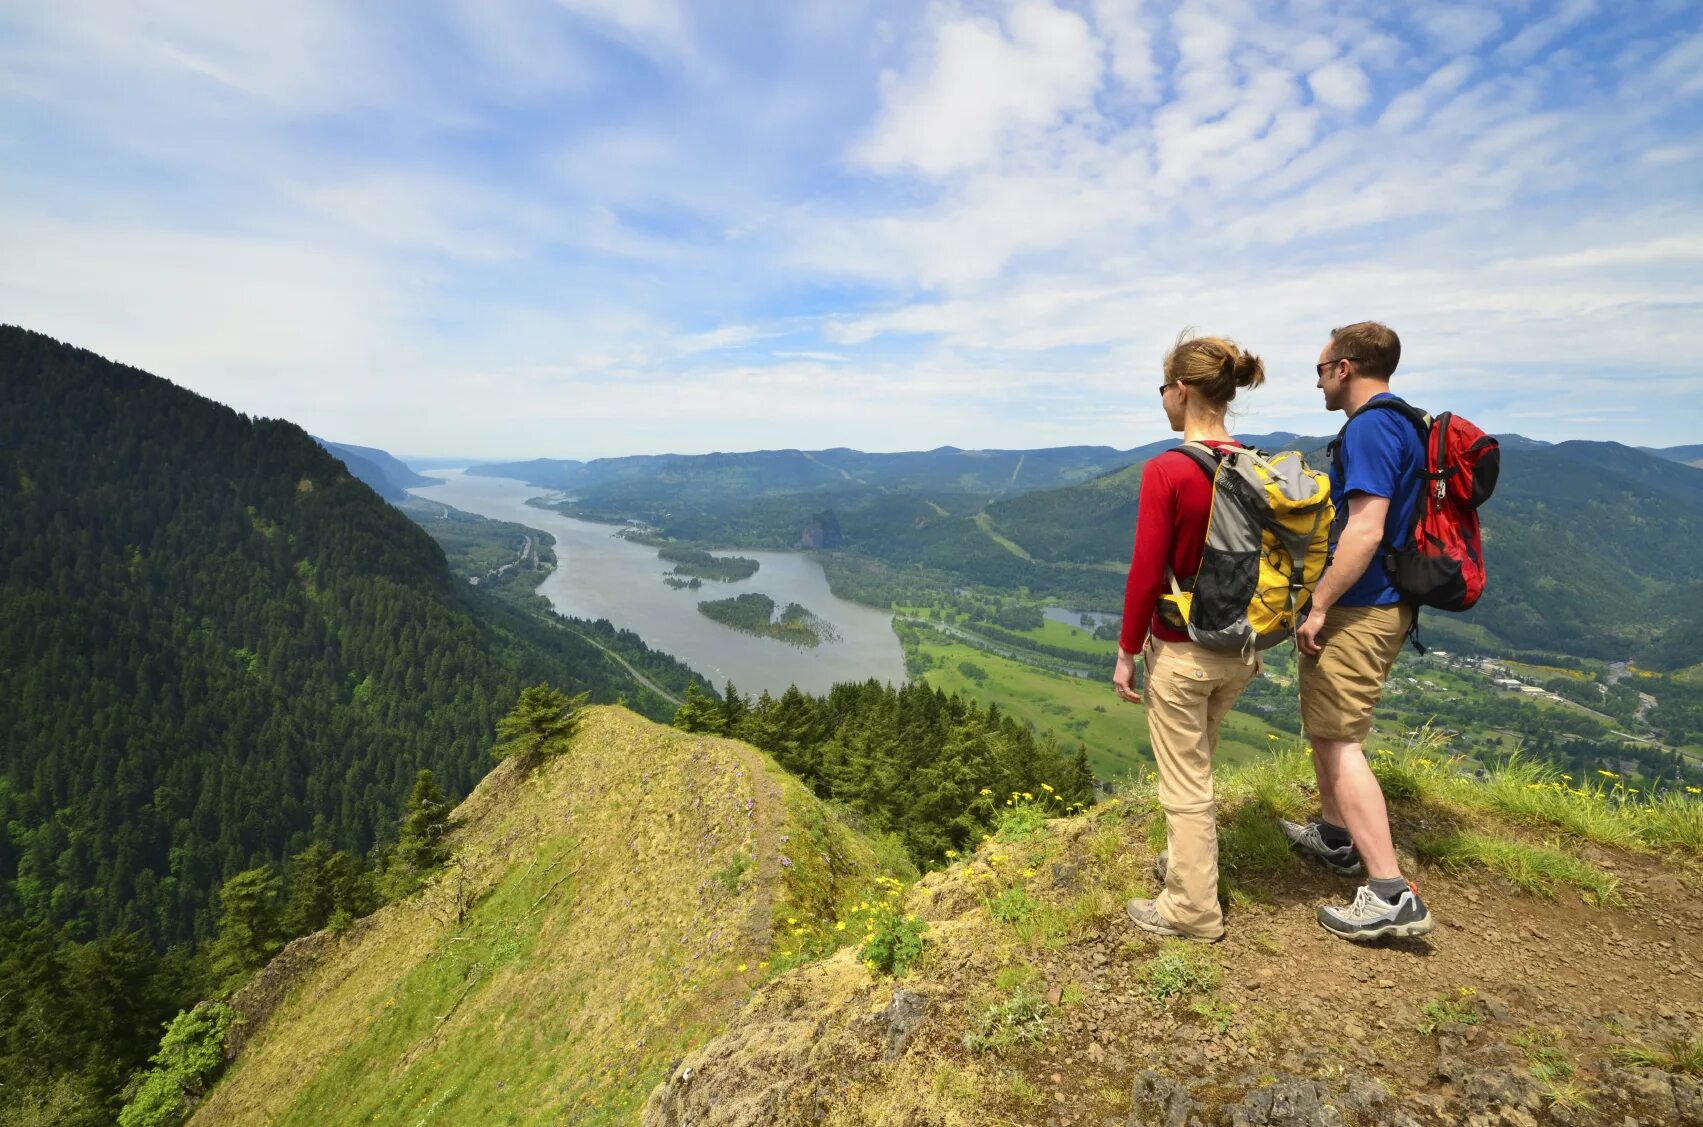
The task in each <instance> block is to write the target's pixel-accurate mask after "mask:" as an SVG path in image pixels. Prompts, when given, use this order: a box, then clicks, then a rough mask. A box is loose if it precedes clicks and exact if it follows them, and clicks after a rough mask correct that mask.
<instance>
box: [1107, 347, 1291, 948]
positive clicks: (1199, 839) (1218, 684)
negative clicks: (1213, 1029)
mask: <svg viewBox="0 0 1703 1127" xmlns="http://www.w3.org/2000/svg"><path fill="white" fill-rule="evenodd" d="M1264 380H1265V365H1263V364H1261V363H1260V361H1259V358H1258V357H1256V356H1250V355H1248V354H1247V353H1245V352H1243V351H1242V350H1241V349H1240V348H1238V347H1237V346H1236V345H1235V344H1234V343H1233V342H1231V341H1228V340H1224V339H1222V338H1220V337H1195V338H1193V339H1190V338H1188V337H1187V336H1186V335H1185V336H1184V338H1183V339H1181V340H1179V341H1178V342H1177V345H1176V347H1175V348H1173V349H1171V351H1170V353H1169V354H1168V355H1167V356H1166V357H1165V382H1164V383H1163V384H1161V385H1160V387H1159V395H1160V401H1161V402H1162V403H1163V404H1164V406H1165V418H1166V420H1167V421H1168V422H1170V424H1171V429H1172V430H1174V431H1180V432H1182V436H1183V441H1184V442H1192V443H1203V444H1205V445H1206V446H1209V447H1211V448H1213V449H1218V448H1220V447H1225V446H1229V447H1236V446H1237V443H1236V440H1235V439H1234V438H1232V437H1231V436H1230V432H1229V430H1228V429H1226V427H1225V425H1224V417H1225V415H1226V413H1227V412H1228V411H1229V408H1230V402H1231V401H1232V400H1233V399H1235V398H1236V392H1237V391H1239V390H1240V389H1242V388H1245V387H1246V388H1252V387H1258V386H1259V385H1260V384H1261V383H1262V382H1264ZM1211 509H1212V480H1211V479H1210V478H1209V477H1208V476H1207V474H1206V472H1205V469H1204V467H1202V466H1201V465H1200V463H1198V462H1196V461H1195V460H1194V459H1192V458H1190V457H1189V456H1188V455H1187V454H1185V453H1182V452H1181V451H1178V450H1168V451H1166V452H1165V453H1163V454H1160V455H1159V456H1158V457H1156V458H1153V459H1152V460H1151V461H1149V462H1148V463H1147V465H1146V466H1144V467H1143V468H1142V472H1141V498H1140V502H1139V506H1138V511H1137V516H1136V525H1135V551H1134V553H1133V555H1132V556H1131V558H1130V564H1129V580H1128V582H1127V583H1126V585H1125V588H1124V617H1123V636H1122V638H1121V639H1120V641H1119V645H1118V663H1117V669H1116V671H1115V672H1114V673H1113V674H1112V684H1113V686H1115V687H1116V689H1117V692H1118V695H1119V696H1120V697H1122V698H1123V699H1124V700H1127V701H1130V702H1131V703H1133V704H1142V703H1143V697H1144V695H1145V703H1146V706H1147V726H1148V731H1149V733H1150V735H1151V736H1152V741H1153V758H1154V761H1155V762H1156V763H1157V764H1158V768H1159V804H1160V806H1162V807H1163V808H1164V810H1165V829H1166V837H1167V845H1168V848H1167V850H1166V851H1165V853H1163V854H1161V855H1160V857H1159V872H1160V882H1161V884H1163V886H1164V887H1163V888H1162V889H1161V890H1160V892H1159V895H1158V897H1157V898H1156V899H1153V900H1131V901H1130V902H1129V903H1128V905H1126V910H1127V912H1128V914H1129V918H1130V919H1131V921H1133V922H1134V923H1135V924H1136V925H1137V926H1138V927H1141V928H1143V929H1144V930H1146V931H1150V932H1154V933H1156V934H1159V935H1167V936H1177V937H1180V938H1184V939H1205V940H1216V939H1219V938H1222V937H1223V935H1224V913H1223V912H1222V911H1221V910H1220V908H1219V906H1218V827H1217V822H1216V817H1215V809H1214V804H1213V797H1212V755H1213V752H1214V751H1215V750H1216V749H1217V746H1218V729H1219V726H1220V725H1221V724H1223V722H1224V717H1225V714H1227V713H1228V712H1229V711H1230V709H1231V707H1232V706H1233V705H1234V704H1235V703H1236V698H1237V697H1239V696H1241V694H1242V690H1243V689H1245V688H1246V687H1247V685H1248V682H1249V681H1251V680H1252V679H1253V677H1254V675H1255V674H1256V673H1257V672H1258V671H1259V667H1258V665H1256V664H1250V663H1248V662H1247V661H1246V660H1245V659H1244V658H1243V657H1242V655H1241V654H1238V653H1215V652H1213V651H1211V650H1205V649H1202V648H1201V647H1200V646H1198V645H1196V644H1195V643H1193V642H1191V641H1189V636H1188V633H1187V631H1185V630H1179V629H1176V628H1175V627H1174V626H1172V625H1170V624H1167V623H1166V622H1165V621H1163V620H1162V619H1161V618H1160V617H1159V616H1158V614H1157V613H1156V612H1157V610H1158V607H1159V600H1160V597H1161V596H1162V595H1163V594H1165V593H1166V592H1168V591H1169V590H1170V576H1171V575H1175V576H1176V578H1177V581H1178V582H1179V583H1182V582H1183V581H1185V580H1188V579H1192V578H1193V577H1194V574H1195V572H1196V571H1198V570H1199V569H1200V556H1201V548H1202V546H1203V545H1204V543H1205V541H1206V521H1207V515H1208V514H1209V513H1210V512H1211ZM1137 653H1140V654H1141V655H1142V657H1143V659H1144V661H1145V664H1146V666H1147V686H1146V689H1145V694H1144V693H1143V691H1142V690H1140V689H1137V688H1136V687H1135V655H1136V654H1137Z"/></svg>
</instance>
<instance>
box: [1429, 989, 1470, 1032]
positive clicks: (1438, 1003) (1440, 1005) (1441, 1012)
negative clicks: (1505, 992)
mask: <svg viewBox="0 0 1703 1127" xmlns="http://www.w3.org/2000/svg"><path fill="white" fill-rule="evenodd" d="M1463 997H1470V994H1463ZM1419 1016H1420V1022H1419V1032H1421V1033H1423V1034H1425V1035H1426V1036H1427V1037H1429V1036H1431V1034H1433V1033H1435V1032H1437V1030H1438V1029H1439V1028H1441V1027H1442V1026H1445V1025H1450V1024H1453V1025H1477V1024H1479V1023H1480V1022H1482V1021H1483V1020H1484V1015H1483V1014H1481V1013H1479V1012H1478V1011H1477V1010H1476V1009H1474V1008H1473V1007H1472V1005H1470V1004H1469V1003H1466V1002H1458V1001H1456V1000H1455V999H1453V998H1450V997H1448V996H1447V995H1444V996H1442V997H1438V998H1433V999H1431V1000H1430V1001H1429V1002H1426V1003H1425V1004H1424V1005H1423V1006H1420V1007H1419Z"/></svg>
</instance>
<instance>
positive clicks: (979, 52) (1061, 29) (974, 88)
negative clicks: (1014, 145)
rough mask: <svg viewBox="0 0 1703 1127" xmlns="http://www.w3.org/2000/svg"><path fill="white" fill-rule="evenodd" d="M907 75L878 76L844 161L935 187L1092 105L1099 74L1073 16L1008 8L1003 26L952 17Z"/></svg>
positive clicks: (1039, 5) (1021, 5) (1021, 4)
mask: <svg viewBox="0 0 1703 1127" xmlns="http://www.w3.org/2000/svg"><path fill="white" fill-rule="evenodd" d="M930 46H931V50H929V51H928V52H927V54H926V55H925V57H924V58H923V59H922V60H921V61H920V62H919V65H918V66H917V67H916V68H915V69H914V70H913V71H912V72H911V73H910V74H907V75H904V76H900V75H898V74H894V73H888V74H884V75H883V76H882V83H881V85H882V111H881V115H880V117H879V118H878V119H877V121H876V123H875V128H874V129H873V131H872V132H871V133H870V135H869V136H868V137H867V138H865V140H864V141H863V142H862V143H861V144H860V145H859V146H858V147H857V148H856V149H855V150H854V154H853V155H854V157H855V159H857V160H858V161H859V162H860V163H862V164H865V165H867V166H868V167H870V168H875V169H881V170H888V171H894V170H899V169H905V168H912V169H915V170H917V171H918V172H920V173H922V174H923V175H925V176H931V177H941V176H946V175H949V174H951V173H954V172H957V171H960V170H963V169H965V168H970V167H974V166H976V165H981V164H984V163H986V162H988V161H990V160H992V159H993V158H994V157H996V156H997V155H999V152H1000V149H1001V146H1002V145H1003V144H1005V143H1006V142H1007V141H1009V140H1010V139H1011V138H1012V136H1013V135H1014V134H1015V133H1018V132H1019V131H1022V130H1025V129H1033V128H1036V127H1045V126H1048V125H1052V124H1054V123H1056V122H1057V121H1058V120H1059V119H1060V118H1061V117H1062V116H1063V115H1064V114H1067V113H1069V112H1072V111H1077V110H1083V109H1086V108H1088V107H1089V106H1090V105H1091V104H1092V100H1093V95H1094V90H1095V88H1096V87H1097V86H1098V85H1099V82H1100V75H1101V71H1102V66H1103V64H1102V59H1101V50H1100V45H1099V43H1098V41H1097V40H1096V39H1095V38H1094V36H1093V34H1092V33H1091V32H1090V30H1089V28H1088V24H1087V23H1086V22H1085V21H1084V20H1083V19H1082V17H1081V16H1078V15H1076V14H1075V13H1074V12H1067V11H1064V10H1062V9H1060V8H1056V7H1054V6H1053V5H1052V4H1051V3H1049V2H1048V0H1017V2H1016V3H1015V4H1013V5H1012V6H1011V8H1010V9H1009V11H1007V12H1006V14H1005V20H1004V26H1003V27H1002V26H1001V25H1000V23H998V22H996V21H995V20H993V19H989V18H986V17H982V16H973V15H958V14H954V15H951V16H948V17H947V18H944V19H942V20H941V21H940V23H939V25H938V26H937V27H936V28H935V29H934V30H933V42H932V43H931V45H930Z"/></svg>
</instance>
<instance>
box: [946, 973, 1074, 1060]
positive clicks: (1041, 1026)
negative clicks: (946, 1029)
mask: <svg viewBox="0 0 1703 1127" xmlns="http://www.w3.org/2000/svg"><path fill="white" fill-rule="evenodd" d="M1052 1013H1053V1008H1052V1007H1051V1006H1049V1005H1048V1004H1047V1003H1046V1001H1045V1000H1043V999H1042V998H1041V996H1040V995H1039V994H1036V993H1035V992H1033V991H1032V990H1030V989H1028V988H1027V987H1019V988H1018V989H1017V990H1015V991H1013V992H1012V993H1011V995H1010V996H1009V997H1007V998H1004V999H1001V1000H1000V1001H997V1002H993V1003H992V1004H990V1005H989V1006H988V1007H987V1009H985V1010H983V1011H982V1013H981V1016H980V1017H979V1018H977V1019H976V1024H975V1026H974V1027H973V1028H972V1029H970V1030H969V1031H968V1032H967V1033H965V1034H964V1047H965V1048H966V1049H969V1050H970V1051H971V1052H972V1053H989V1052H993V1053H997V1052H1000V1051H1002V1050H1004V1049H1009V1048H1011V1047H1012V1046H1014V1045H1033V1044H1036V1043H1038V1042H1041V1041H1044V1040H1046V1039H1047V1037H1048V1036H1049V1035H1051V1033H1052V1026H1051V1025H1050V1024H1049V1022H1050V1019H1051V1017H1052Z"/></svg>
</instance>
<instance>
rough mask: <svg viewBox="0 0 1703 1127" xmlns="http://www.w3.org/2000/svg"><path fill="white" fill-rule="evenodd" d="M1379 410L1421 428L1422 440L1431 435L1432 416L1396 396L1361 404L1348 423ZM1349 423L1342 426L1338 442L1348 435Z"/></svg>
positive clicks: (1349, 417)
mask: <svg viewBox="0 0 1703 1127" xmlns="http://www.w3.org/2000/svg"><path fill="white" fill-rule="evenodd" d="M1379 408H1382V409H1384V410H1387V411H1394V412H1395V413H1396V414H1398V415H1400V416H1402V418H1404V419H1406V420H1407V421H1408V422H1410V423H1412V424H1413V425H1414V426H1415V427H1417V428H1419V437H1420V438H1422V439H1423V438H1424V437H1426V436H1427V435H1429V434H1430V433H1431V416H1430V415H1427V414H1426V413H1425V412H1424V411H1421V410H1420V409H1419V408H1417V407H1415V406H1414V405H1413V404H1411V403H1409V402H1408V401H1407V400H1405V399H1402V398H1400V397H1398V396H1394V395H1386V396H1384V397H1383V398H1382V399H1372V400H1368V401H1367V402H1365V403H1363V404H1361V405H1360V410H1358V411H1356V412H1354V414H1352V415H1350V416H1348V423H1352V422H1353V421H1354V420H1355V419H1358V418H1359V417H1360V416H1361V415H1364V414H1365V413H1366V412H1367V411H1373V410H1377V409H1379ZM1348 423H1343V424H1342V431H1341V432H1340V433H1338V435H1337V441H1338V442H1340V441H1342V436H1343V435H1344V434H1347V433H1348Z"/></svg>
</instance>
